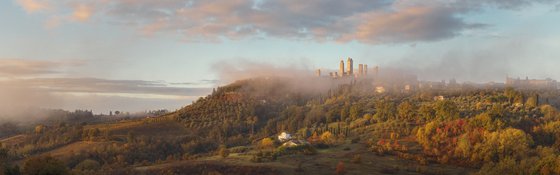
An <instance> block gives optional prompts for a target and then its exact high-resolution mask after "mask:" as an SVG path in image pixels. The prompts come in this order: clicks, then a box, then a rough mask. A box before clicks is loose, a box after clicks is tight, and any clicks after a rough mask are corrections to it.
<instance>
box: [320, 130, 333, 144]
mask: <svg viewBox="0 0 560 175" xmlns="http://www.w3.org/2000/svg"><path fill="white" fill-rule="evenodd" d="M321 141H323V143H325V144H329V145H330V144H334V142H335V138H334V136H333V135H332V133H331V132H329V131H327V132H324V133H323V134H321Z"/></svg>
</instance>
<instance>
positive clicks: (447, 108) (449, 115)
mask: <svg viewBox="0 0 560 175" xmlns="http://www.w3.org/2000/svg"><path fill="white" fill-rule="evenodd" d="M435 109H436V116H437V117H438V119H440V120H453V119H456V118H459V109H458V108H457V105H456V104H455V103H453V102H452V101H450V100H443V101H438V102H437V103H436V106H435Z"/></svg>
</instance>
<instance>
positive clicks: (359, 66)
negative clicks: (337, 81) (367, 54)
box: [358, 64, 364, 77]
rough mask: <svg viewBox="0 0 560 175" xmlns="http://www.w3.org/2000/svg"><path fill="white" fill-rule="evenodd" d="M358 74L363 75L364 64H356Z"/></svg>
mask: <svg viewBox="0 0 560 175" xmlns="http://www.w3.org/2000/svg"><path fill="white" fill-rule="evenodd" d="M358 76H360V77H361V76H364V65H363V64H358Z"/></svg>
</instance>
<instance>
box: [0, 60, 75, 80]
mask: <svg viewBox="0 0 560 175" xmlns="http://www.w3.org/2000/svg"><path fill="white" fill-rule="evenodd" d="M81 64H83V62H81V61H76V60H73V61H43V60H26V59H0V76H4V77H12V78H13V77H28V76H37V75H48V74H56V73H60V70H61V68H63V67H67V66H78V65H81Z"/></svg>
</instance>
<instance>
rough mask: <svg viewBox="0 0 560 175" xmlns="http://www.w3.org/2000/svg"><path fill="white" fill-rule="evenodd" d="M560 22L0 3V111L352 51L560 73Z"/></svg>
mask: <svg viewBox="0 0 560 175" xmlns="http://www.w3.org/2000/svg"><path fill="white" fill-rule="evenodd" d="M559 19H560V1H557V0H470V1H462V0H345V1H340V0H306V1H301V0H159V1H153V0H111V1H110V0H3V1H0V21H1V25H0V96H1V97H2V98H0V112H13V111H18V110H22V109H26V108H28V107H42V108H62V109H67V110H73V109H91V110H93V111H94V113H108V112H109V111H111V110H112V111H115V110H121V111H142V110H149V109H170V110H174V109H177V108H180V107H182V106H185V105H188V104H190V103H191V102H192V101H193V100H196V99H197V98H199V97H200V96H205V95H207V94H208V93H209V92H211V89H212V88H214V87H216V86H219V85H224V84H227V83H229V82H231V81H233V80H235V79H237V78H246V77H237V75H244V76H247V75H251V76H254V75H259V74H266V73H265V72H266V71H268V70H281V71H290V70H294V69H297V70H298V72H300V71H302V72H306V71H307V72H309V73H310V74H312V71H313V70H315V69H319V68H320V69H323V70H329V69H332V70H334V69H336V68H337V66H338V65H337V64H338V61H339V60H340V59H342V58H347V57H352V58H353V59H354V61H355V62H357V63H363V64H368V65H378V66H380V67H381V70H383V68H397V69H403V70H406V71H409V72H412V73H414V74H416V75H417V76H418V78H419V79H420V80H434V81H440V80H449V79H451V78H455V79H457V80H458V81H462V82H465V81H471V82H488V81H495V82H503V81H504V79H505V77H506V76H511V77H525V76H529V77H530V78H538V79H543V78H553V79H560V69H558V68H557V67H558V65H560V59H559V58H560V49H558V48H560V42H559V41H560V22H558V20H559ZM370 67H373V66H370ZM271 72H274V71H271ZM234 75H235V76H234Z"/></svg>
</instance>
